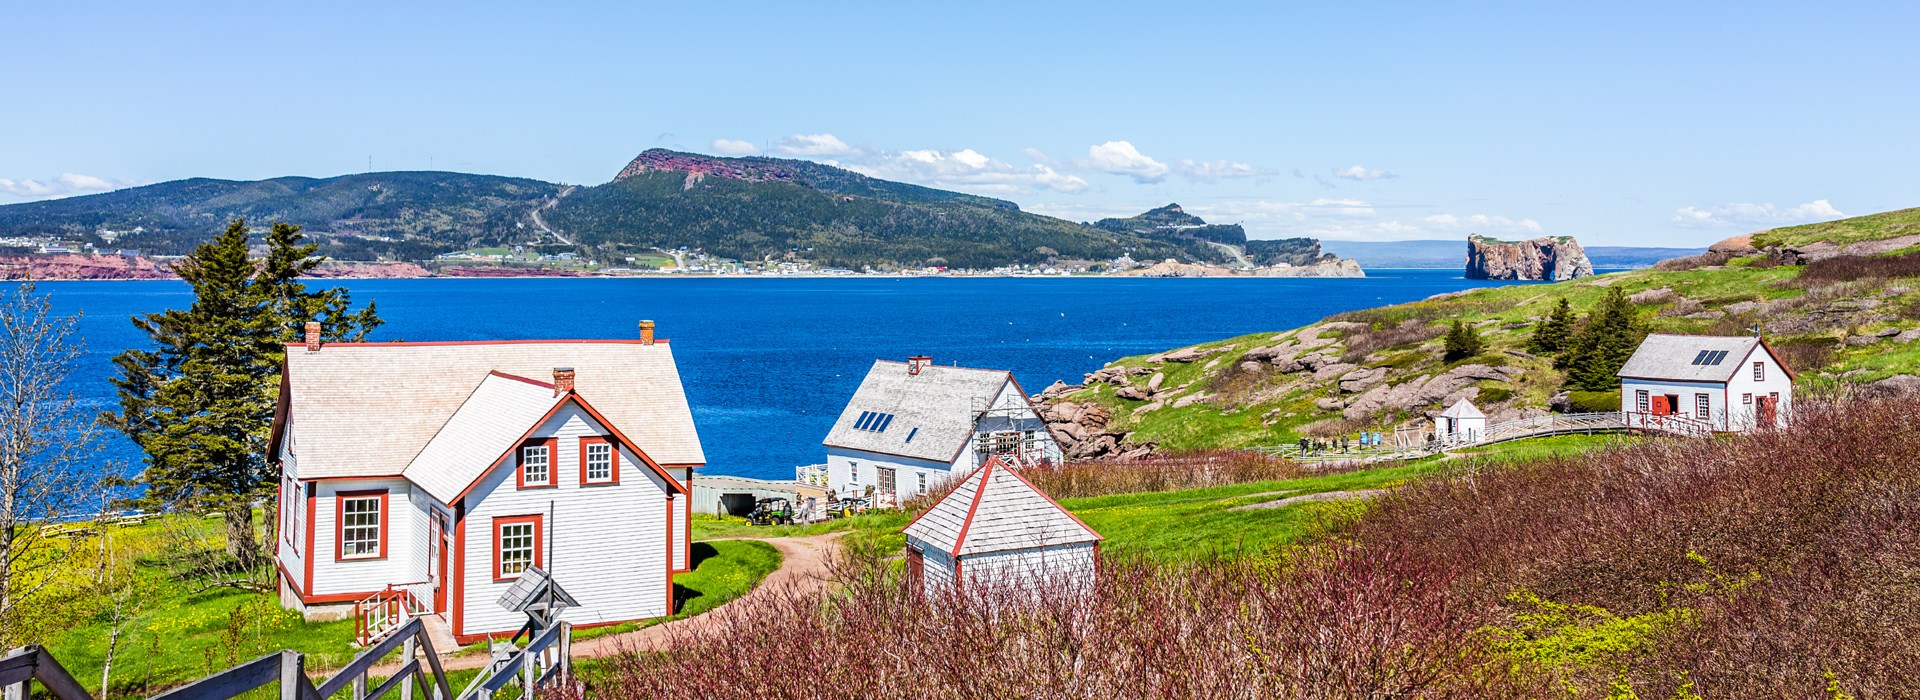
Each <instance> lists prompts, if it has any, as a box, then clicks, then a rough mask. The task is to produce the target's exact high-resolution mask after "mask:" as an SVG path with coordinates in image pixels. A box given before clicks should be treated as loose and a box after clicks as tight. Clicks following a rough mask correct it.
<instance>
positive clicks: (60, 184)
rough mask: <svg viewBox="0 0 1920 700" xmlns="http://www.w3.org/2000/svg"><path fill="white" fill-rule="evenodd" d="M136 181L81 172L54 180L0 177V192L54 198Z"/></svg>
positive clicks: (64, 175) (120, 186) (21, 196)
mask: <svg viewBox="0 0 1920 700" xmlns="http://www.w3.org/2000/svg"><path fill="white" fill-rule="evenodd" d="M134 184H136V183H132V182H126V181H122V180H108V179H106V178H101V177H94V176H92V175H81V174H79V173H61V174H60V176H59V177H56V178H53V180H52V181H46V180H34V179H20V180H12V179H8V178H4V177H0V193H5V194H10V195H13V196H15V197H19V198H21V199H53V198H58V197H71V196H74V195H79V194H91V193H94V192H105V191H107V190H114V189H119V188H122V187H128V186H131V185H134Z"/></svg>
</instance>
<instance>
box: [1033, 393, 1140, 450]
mask: <svg viewBox="0 0 1920 700" xmlns="http://www.w3.org/2000/svg"><path fill="white" fill-rule="evenodd" d="M1063 386H1064V385H1063ZM1066 388H1067V389H1068V391H1066V392H1065V393H1072V391H1071V390H1074V389H1078V388H1079V387H1066ZM1053 391H1054V390H1053V387H1048V391H1047V392H1042V393H1041V397H1042V398H1045V397H1047V395H1048V394H1049V393H1053ZM1062 395H1064V394H1062ZM1039 413H1040V419H1041V420H1044V421H1046V422H1047V430H1048V432H1051V433H1053V439H1055V440H1058V441H1059V442H1060V449H1061V451H1063V452H1065V453H1066V455H1067V459H1139V458H1141V457H1145V456H1148V455H1151V454H1153V450H1154V447H1156V445H1154V444H1153V443H1147V444H1141V445H1136V444H1134V443H1131V442H1128V441H1127V431H1124V430H1118V429H1113V428H1110V427H1109V426H1110V424H1111V423H1112V421H1113V414H1112V413H1110V412H1108V411H1107V409H1106V408H1104V407H1101V406H1099V405H1097V404H1092V403H1075V402H1073V401H1051V402H1047V403H1042V404H1040V405H1039Z"/></svg>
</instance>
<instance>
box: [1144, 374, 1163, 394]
mask: <svg viewBox="0 0 1920 700" xmlns="http://www.w3.org/2000/svg"><path fill="white" fill-rule="evenodd" d="M1166 382H1167V375H1166V373H1165V372H1155V373H1153V378H1152V379H1148V380H1147V393H1149V394H1151V393H1154V392H1157V391H1159V390H1160V385H1161V384H1165V383H1166Z"/></svg>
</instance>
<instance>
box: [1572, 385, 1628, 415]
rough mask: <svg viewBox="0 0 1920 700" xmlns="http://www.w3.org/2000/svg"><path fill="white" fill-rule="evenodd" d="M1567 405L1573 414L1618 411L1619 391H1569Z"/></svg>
mask: <svg viewBox="0 0 1920 700" xmlns="http://www.w3.org/2000/svg"><path fill="white" fill-rule="evenodd" d="M1567 405H1568V406H1570V407H1572V409H1573V412H1574V413H1607V412H1611V411H1618V410H1620V390H1619V389H1614V390H1613V391H1570V392H1567Z"/></svg>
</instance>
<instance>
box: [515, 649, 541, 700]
mask: <svg viewBox="0 0 1920 700" xmlns="http://www.w3.org/2000/svg"><path fill="white" fill-rule="evenodd" d="M521 656H522V659H523V660H522V661H521V663H520V674H521V677H522V678H525V679H526V680H525V681H523V683H524V684H525V685H526V688H527V690H526V692H525V693H522V694H521V695H520V700H534V696H535V695H536V691H537V689H538V686H539V685H540V663H539V661H540V655H539V654H528V653H525V652H522V653H521Z"/></svg>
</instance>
